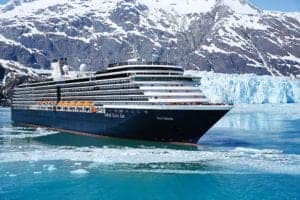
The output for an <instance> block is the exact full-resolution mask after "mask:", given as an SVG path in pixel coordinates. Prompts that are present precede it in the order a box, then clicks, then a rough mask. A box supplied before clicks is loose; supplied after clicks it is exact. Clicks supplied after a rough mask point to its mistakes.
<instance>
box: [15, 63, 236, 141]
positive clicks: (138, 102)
mask: <svg viewBox="0 0 300 200" xmlns="http://www.w3.org/2000/svg"><path fill="white" fill-rule="evenodd" d="M196 84H197V83H196V82H194V81H193V79H192V78H190V77H185V76H183V69H182V68H181V67H179V66H174V65H167V64H166V65H162V64H157V65H154V64H151V65H149V64H128V63H123V64H115V65H110V66H109V67H108V69H107V70H105V71H101V72H97V73H95V74H93V75H91V76H89V77H84V78H73V79H69V80H63V81H46V82H37V83H28V84H23V85H20V86H19V87H17V88H15V90H14V95H13V104H12V120H13V121H14V122H15V123H17V124H26V125H36V126H43V127H49V128H52V129H58V130H65V131H68V132H73V133H88V134H96V135H103V136H112V137H120V138H135V139H147V140H158V141H179V142H196V141H197V140H198V139H199V138H200V137H201V136H202V135H203V134H204V133H205V132H206V131H207V130H208V129H209V128H210V127H211V126H212V125H213V124H215V123H216V122H217V121H218V120H219V119H220V118H221V117H222V116H224V115H225V114H226V113H227V112H228V111H229V110H230V108H231V107H230V106H228V105H212V104H209V102H208V100H207V98H206V97H205V96H204V95H203V93H202V92H201V90H200V89H199V87H197V85H196Z"/></svg>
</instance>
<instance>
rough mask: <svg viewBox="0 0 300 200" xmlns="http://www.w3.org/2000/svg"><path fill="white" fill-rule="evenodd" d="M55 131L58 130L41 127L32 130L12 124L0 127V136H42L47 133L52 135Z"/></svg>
mask: <svg viewBox="0 0 300 200" xmlns="http://www.w3.org/2000/svg"><path fill="white" fill-rule="evenodd" d="M1 133H4V134H1ZM57 133H59V132H57V131H50V130H46V129H43V128H37V129H35V130H34V131H33V130H32V129H31V130H29V129H28V128H22V127H13V126H9V127H2V128H0V138H8V139H25V138H36V137H42V136H47V135H54V134H57Z"/></svg>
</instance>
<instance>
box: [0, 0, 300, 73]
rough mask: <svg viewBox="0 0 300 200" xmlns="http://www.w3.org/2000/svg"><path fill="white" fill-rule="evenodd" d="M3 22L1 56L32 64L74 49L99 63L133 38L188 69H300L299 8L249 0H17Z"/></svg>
mask: <svg viewBox="0 0 300 200" xmlns="http://www.w3.org/2000/svg"><path fill="white" fill-rule="evenodd" d="M0 25H1V26H0V59H6V60H14V61H17V62H19V63H21V64H24V65H26V66H30V67H33V68H49V65H50V61H51V60H52V59H53V58H57V57H68V59H69V63H70V65H71V66H73V67H74V68H78V66H79V65H80V64H81V63H86V64H88V66H90V67H91V69H93V70H97V69H101V68H104V67H106V65H107V64H108V63H110V62H115V61H122V60H125V59H128V57H129V55H128V52H130V51H131V49H132V46H135V47H136V48H137V50H138V52H139V54H140V56H141V57H142V58H143V59H144V60H147V61H151V60H158V61H168V62H174V63H176V64H178V65H182V66H184V67H185V68H186V69H201V70H207V71H215V72H225V73H256V74H269V75H283V76H290V75H293V76H297V75H300V13H279V12H267V11H261V10H259V9H257V8H255V7H253V6H251V5H250V4H249V3H247V2H246V1H244V0H110V1H105V0H90V1H86V0H23V1H22V0H13V1H10V2H9V3H7V4H6V5H4V6H1V7H0Z"/></svg>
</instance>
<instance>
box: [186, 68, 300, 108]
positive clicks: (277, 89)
mask: <svg viewBox="0 0 300 200" xmlns="http://www.w3.org/2000/svg"><path fill="white" fill-rule="evenodd" d="M186 75H187V76H192V77H194V78H195V79H199V80H198V81H199V87H200V88H201V90H202V91H203V93H204V94H205V95H206V96H207V97H208V98H209V99H210V101H211V102H212V103H228V104H266V103H270V104H276V103H299V102H300V79H297V78H293V77H276V76H268V75H265V76H258V75H255V74H222V73H214V72H205V71H195V70H189V71H187V72H186Z"/></svg>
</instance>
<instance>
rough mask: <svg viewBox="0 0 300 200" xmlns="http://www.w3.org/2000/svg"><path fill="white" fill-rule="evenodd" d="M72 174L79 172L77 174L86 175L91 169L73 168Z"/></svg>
mask: <svg viewBox="0 0 300 200" xmlns="http://www.w3.org/2000/svg"><path fill="white" fill-rule="evenodd" d="M70 173H71V174H77V175H84V174H88V173H89V171H87V170H85V169H76V170H72V171H70Z"/></svg>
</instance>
